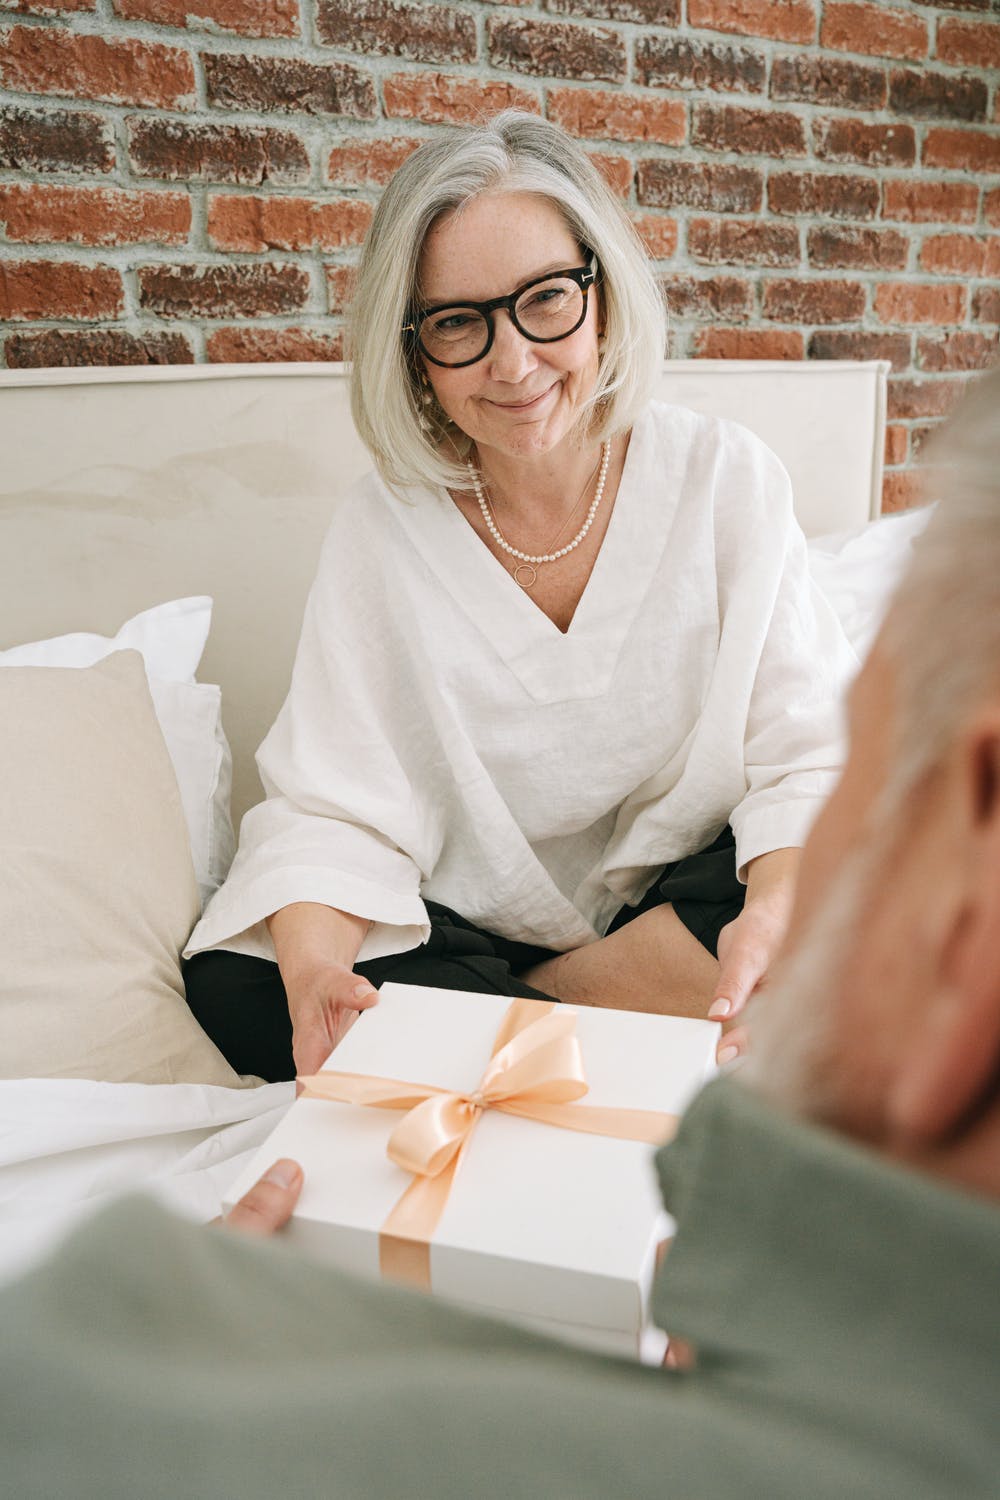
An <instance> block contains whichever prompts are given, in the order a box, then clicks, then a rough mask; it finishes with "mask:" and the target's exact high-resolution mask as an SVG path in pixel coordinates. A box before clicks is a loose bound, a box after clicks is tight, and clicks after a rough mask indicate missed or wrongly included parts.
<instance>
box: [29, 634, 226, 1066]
mask: <svg viewBox="0 0 1000 1500" xmlns="http://www.w3.org/2000/svg"><path fill="white" fill-rule="evenodd" d="M0 722H2V723H4V724H5V725H7V726H8V731H9V732H7V733H5V734H3V735H0V784H2V785H3V786H4V787H7V788H16V795H14V796H6V797H0V849H2V850H3V859H2V860H0V952H2V953H3V965H4V977H3V984H2V985H0V1077H3V1078H28V1077H34V1078H95V1079H98V1080H102V1081H104V1082H107V1083H129V1082H131V1083H206V1084H216V1085H222V1086H224V1087H228V1088H237V1087H239V1086H240V1085H241V1083H242V1084H247V1083H252V1082H253V1080H249V1079H247V1080H241V1079H240V1078H239V1077H238V1075H237V1074H236V1073H234V1072H233V1069H232V1068H231V1067H230V1066H229V1064H228V1063H227V1062H226V1060H225V1058H224V1057H223V1056H222V1054H221V1053H220V1052H219V1051H218V1049H217V1048H216V1047H215V1046H214V1045H213V1043H212V1042H210V1041H209V1039H208V1037H207V1036H206V1035H205V1033H204V1032H203V1031H202V1030H201V1027H200V1026H199V1025H198V1024H197V1022H196V1021H195V1019H194V1017H193V1016H192V1014H191V1012H190V1010H189V1009H188V1006H187V1003H186V1001H185V999H184V984H183V981H182V979H181V969H180V957H179V955H180V950H181V948H182V947H183V945H184V943H185V942H186V940H187V937H188V934H189V932H190V930H191V926H192V923H193V922H194V920H195V918H196V917H197V911H198V892H197V887H196V885H195V878H194V869H193V866H192V863H191V850H190V845H189V842H188V836H187V829H186V827H185V823H184V817H183V814H182V810H181V805H180V798H179V795H178V788H177V779H176V777H175V775H174V772H173V769H172V767H171V763H170V758H169V756H168V755H167V751H166V747H165V745H164V741H163V734H162V732H161V730H160V728H159V725H158V724H157V720H156V715H155V713H154V711H153V705H152V702H151V701H150V693H149V688H148V685H147V682H146V678H145V672H144V667H143V662H142V660H141V659H140V657H139V656H138V655H137V654H136V653H135V652H133V651H124V652H119V653H117V654H115V655H112V656H110V657H108V659H107V660H105V661H100V662H98V663H97V664H96V665H95V666H93V667H84V668H76V669H63V668H52V667H12V668H11V669H10V670H9V671H7V672H0Z"/></svg>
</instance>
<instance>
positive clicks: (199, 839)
mask: <svg viewBox="0 0 1000 1500" xmlns="http://www.w3.org/2000/svg"><path fill="white" fill-rule="evenodd" d="M211 623H212V601H211V599H210V598H208V597H207V596H205V595H199V596H197V597H194V598H191V599H173V600H171V601H170V602H169V603H167V604H158V605H156V606H155V607H154V608H153V609H146V610H143V611H142V613H141V614H138V615H134V616H133V617H132V619H131V620H126V622H125V624H124V625H123V626H122V627H121V629H120V630H119V631H118V633H117V635H115V636H105V635H92V634H89V633H86V632H76V633H74V634H72V635H60V636H54V637H53V638H52V639H51V640H47V641H31V642H29V643H28V644H27V645H24V646H12V647H10V648H9V649H8V650H6V651H0V667H90V666H93V665H94V663H95V662H99V661H103V660H104V658H105V657H106V656H110V655H111V654H112V652H115V651H125V650H129V649H131V650H135V651H138V652H139V653H140V654H141V656H142V659H143V662H144V663H145V667H146V676H147V679H148V682H149V688H150V692H151V693H152V697H153V704H154V707H155V709H156V717H157V719H158V720H159V724H160V729H161V730H162V732H163V738H164V740H165V741H166V744H167V750H168V751H169V754H170V759H171V761H172V762H173V767H174V775H175V776H176V777H177V785H178V788H179V789H180V794H181V804H182V806H183V809H184V817H185V821H186V822H187V825H188V833H189V835H190V839H191V857H192V859H193V861H194V870H195V877H196V879H197V881H198V891H199V894H200V897H201V903H202V906H204V905H205V903H206V902H207V901H208V898H209V896H211V895H212V893H213V891H215V890H217V889H218V887H219V886H220V885H221V884H222V882H223V880H225V878H226V875H227V874H228V871H229V866H230V864H231V863H232V859H233V854H234V852H235V848H236V840H235V837H234V835H233V825H232V821H231V819H230V815H229V796H230V791H231V788H232V776H233V762H232V756H231V754H230V750H229V743H228V741H227V740H226V736H225V731H224V730H223V728H222V693H221V690H220V689H219V688H218V687H215V686H213V685H212V684H210V683H202V682H196V681H195V672H196V671H197V669H198V663H199V662H200V660H201V655H202V652H203V651H204V649H205V642H206V641H207V639H208V631H209V627H210V625H211Z"/></svg>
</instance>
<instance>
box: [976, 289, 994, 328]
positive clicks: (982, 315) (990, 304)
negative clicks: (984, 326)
mask: <svg viewBox="0 0 1000 1500" xmlns="http://www.w3.org/2000/svg"><path fill="white" fill-rule="evenodd" d="M972 316H973V319H974V320H975V322H977V323H1000V287H997V286H981V287H980V288H979V290H978V291H977V292H974V293H973V296H972Z"/></svg>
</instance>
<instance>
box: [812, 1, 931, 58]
mask: <svg viewBox="0 0 1000 1500" xmlns="http://www.w3.org/2000/svg"><path fill="white" fill-rule="evenodd" d="M927 37H928V34H927V22H926V21H922V20H921V19H920V17H919V16H915V15H913V14H912V13H911V12H909V11H905V10H894V9H892V7H890V6H887V5H837V4H831V3H829V0H827V4H825V5H824V6H823V24H822V26H821V27H820V33H819V41H820V46H821V47H833V48H836V49H837V50H839V51H841V52H868V53H871V54H872V55H873V56H875V57H904V58H922V57H926V56H927Z"/></svg>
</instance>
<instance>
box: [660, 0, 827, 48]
mask: <svg viewBox="0 0 1000 1500" xmlns="http://www.w3.org/2000/svg"><path fill="white" fill-rule="evenodd" d="M687 18H688V25H689V26H703V27H705V29H706V30H707V31H735V32H738V33H739V34H740V35H741V36H769V37H774V39H775V40H776V41H779V42H811V41H814V40H815V37H816V7H815V6H814V5H813V3H812V0H688V8H687Z"/></svg>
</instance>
